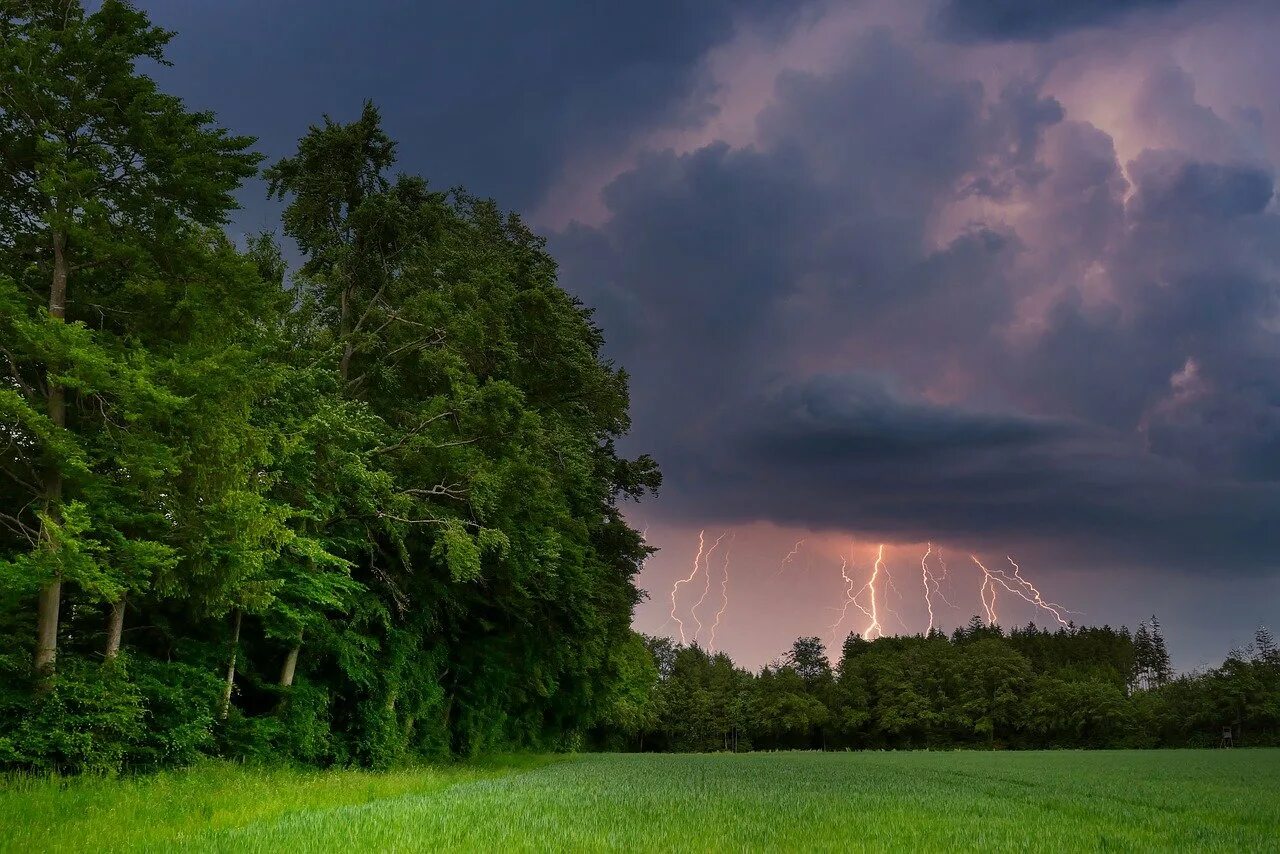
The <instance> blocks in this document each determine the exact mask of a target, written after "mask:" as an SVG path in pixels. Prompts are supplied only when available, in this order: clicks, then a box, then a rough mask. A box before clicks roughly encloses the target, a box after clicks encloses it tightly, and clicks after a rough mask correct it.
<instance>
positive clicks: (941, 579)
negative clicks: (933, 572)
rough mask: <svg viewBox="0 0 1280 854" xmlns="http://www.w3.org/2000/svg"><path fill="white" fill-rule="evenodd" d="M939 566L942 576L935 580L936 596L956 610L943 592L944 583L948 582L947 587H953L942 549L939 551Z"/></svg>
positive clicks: (934, 589)
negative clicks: (948, 576) (948, 577)
mask: <svg viewBox="0 0 1280 854" xmlns="http://www.w3.org/2000/svg"><path fill="white" fill-rule="evenodd" d="M938 565H939V566H941V567H942V575H939V576H935V577H934V579H933V592H934V595H936V596H937V597H938V598H939V599H941V600H942V601H943V602H945V603H946V604H947V607H948V608H955V607H956V606H955V605H953V604H952V603H951V600H950V599H948V598H947V597H946V596H945V595H944V594H943V592H942V582H944V581H946V582H947V587H948V588H950V587H951V582H950V581H949V580H948V579H947V559H946V558H944V557H943V556H942V549H938Z"/></svg>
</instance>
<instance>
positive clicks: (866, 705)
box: [594, 617, 1280, 752]
mask: <svg viewBox="0 0 1280 854" xmlns="http://www.w3.org/2000/svg"><path fill="white" fill-rule="evenodd" d="M628 650H629V660H630V665H629V666H628V667H627V668H625V669H624V672H626V673H627V674H629V679H630V682H629V684H630V689H629V690H628V691H619V696H621V697H625V698H626V701H625V702H621V703H618V704H617V705H616V706H615V708H614V717H613V719H612V720H611V722H610V725H609V726H607V727H602V728H598V729H597V730H596V731H595V733H594V739H595V741H594V743H595V745H596V746H597V747H599V748H601V749H612V750H654V751H684V752H688V751H717V750H775V749H788V750H793V749H807V750H823V749H825V750H844V749H854V750H861V749H922V748H923V749H947V748H953V747H976V748H1056V747H1062V748H1082V747H1084V748H1105V747H1209V746H1217V745H1219V744H1222V742H1223V736H1224V730H1229V731H1230V734H1231V742H1232V743H1233V744H1234V745H1236V746H1240V745H1251V746H1256V745H1275V744H1280V649H1277V645H1276V641H1275V638H1274V637H1273V636H1272V634H1271V632H1270V631H1268V630H1267V629H1265V628H1260V629H1258V630H1257V632H1256V634H1255V638H1254V641H1253V643H1251V644H1250V645H1249V646H1248V647H1247V648H1245V649H1237V650H1232V652H1231V654H1230V655H1229V656H1228V658H1227V659H1226V661H1225V662H1224V663H1223V664H1222V665H1221V666H1220V667H1217V668H1214V669H1212V670H1208V671H1206V672H1197V673H1189V674H1185V675H1179V676H1175V675H1174V674H1173V673H1172V672H1171V670H1170V666H1169V655H1168V653H1167V652H1166V650H1165V643H1164V638H1163V636H1162V634H1161V630H1160V624H1159V621H1157V620H1156V619H1155V618H1154V617H1153V618H1152V619H1151V622H1150V624H1149V625H1148V624H1147V623H1146V622H1144V623H1143V624H1142V625H1141V626H1140V627H1139V628H1138V631H1137V632H1133V633H1131V632H1129V631H1128V630H1127V629H1120V630H1118V631H1117V630H1115V629H1112V628H1110V627H1105V626H1104V627H1103V628H1077V627H1075V626H1072V627H1070V628H1066V629H1058V630H1056V631H1048V630H1044V629H1039V628H1037V627H1036V626H1034V625H1028V626H1027V627H1026V628H1022V629H1014V630H1012V631H1009V632H1005V631H1004V630H1002V629H1001V628H1000V627H999V626H986V625H984V624H983V623H982V622H981V621H980V620H979V619H978V618H977V617H974V619H973V621H972V622H970V624H969V625H968V626H966V627H963V628H959V629H956V631H955V632H954V633H952V634H951V636H950V637H948V636H947V635H945V634H942V633H941V632H937V631H935V632H932V633H931V634H929V635H928V636H927V637H926V636H920V635H915V636H911V637H882V638H878V639H876V640H875V641H866V640H863V639H862V638H861V637H859V636H858V635H856V634H851V635H849V636H848V638H847V639H846V640H845V642H844V646H843V649H842V650H841V654H840V657H839V660H838V661H837V663H836V665H835V666H834V667H832V665H831V663H830V661H829V660H828V655H827V650H826V648H825V647H824V645H823V643H822V641H820V640H819V639H818V638H816V637H808V638H800V639H798V640H797V641H796V642H795V644H794V645H793V646H792V648H791V650H790V651H789V652H788V653H787V654H786V655H785V656H783V657H782V658H781V659H780V660H779V661H777V662H775V663H774V664H771V665H768V666H766V667H764V668H763V669H761V670H760V672H759V673H751V672H749V671H747V670H744V669H743V668H740V667H737V666H736V665H734V663H733V661H732V659H730V658H729V656H727V655H725V654H724V653H714V654H712V653H709V652H707V651H705V650H703V649H701V648H699V647H698V646H696V645H694V646H680V645H678V644H675V643H673V642H672V641H671V640H670V639H669V638H665V637H659V638H653V637H637V639H636V641H635V642H634V643H633V644H632V645H631V646H630V647H629V648H628Z"/></svg>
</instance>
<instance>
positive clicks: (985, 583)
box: [969, 555, 1000, 626]
mask: <svg viewBox="0 0 1280 854" xmlns="http://www.w3.org/2000/svg"><path fill="white" fill-rule="evenodd" d="M969 559H970V560H972V561H973V562H974V563H976V564H977V565H978V569H980V570H982V588H981V589H980V590H979V593H980V595H981V596H982V609H983V610H984V611H986V612H987V625H988V626H994V625H995V624H996V620H998V619H1000V617H999V615H997V614H996V585H995V581H993V580H992V575H991V570H989V569H987V568H986V567H985V566H983V564H982V561H980V560H978V558H977V557H975V556H974V555H969ZM988 593H989V595H990V601H989V602H988V601H987V597H988Z"/></svg>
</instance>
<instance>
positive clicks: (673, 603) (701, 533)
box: [671, 528, 706, 644]
mask: <svg viewBox="0 0 1280 854" xmlns="http://www.w3.org/2000/svg"><path fill="white" fill-rule="evenodd" d="M705 534H706V529H705V528H704V529H703V530H701V531H699V532H698V553H697V554H696V555H694V558H693V571H692V572H690V573H689V577H688V578H680V579H677V580H676V583H675V584H673V585H671V619H672V620H675V622H676V625H677V626H678V627H679V629H680V643H682V644H683V643H685V636H684V621H683V620H681V619H680V617H679V616H678V615H677V614H676V594H677V593H678V592H679V590H680V585H681V584H688V583H689V582H690V581H693V577H694V576H695V575H697V574H698V565H699V564H700V563H701V562H702V549H703V537H704V535H705Z"/></svg>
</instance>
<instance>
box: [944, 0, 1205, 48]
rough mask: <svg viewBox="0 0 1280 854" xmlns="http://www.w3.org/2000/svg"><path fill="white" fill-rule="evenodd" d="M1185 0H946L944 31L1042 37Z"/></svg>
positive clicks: (964, 34)
mask: <svg viewBox="0 0 1280 854" xmlns="http://www.w3.org/2000/svg"><path fill="white" fill-rule="evenodd" d="M1183 2H1185V0H947V2H946V3H945V4H944V5H943V6H942V8H941V10H940V11H939V23H940V25H941V27H942V29H943V31H944V32H946V33H947V34H948V35H950V36H952V37H954V38H959V39H992V40H1020V39H1030V40H1037V41H1042V40H1045V39H1049V38H1052V37H1053V36H1055V35H1058V34H1059V33H1063V32H1068V31H1070V30H1076V29H1080V28H1082V27H1093V26H1099V25H1102V24H1110V23H1113V22H1115V21H1116V20H1118V19H1120V18H1122V17H1123V16H1125V15H1128V14H1130V13H1133V12H1136V11H1139V10H1158V9H1169V8H1173V7H1174V6H1177V5H1179V4H1180V3H1183Z"/></svg>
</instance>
